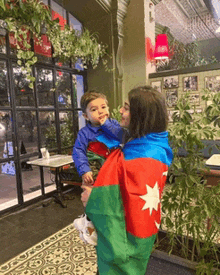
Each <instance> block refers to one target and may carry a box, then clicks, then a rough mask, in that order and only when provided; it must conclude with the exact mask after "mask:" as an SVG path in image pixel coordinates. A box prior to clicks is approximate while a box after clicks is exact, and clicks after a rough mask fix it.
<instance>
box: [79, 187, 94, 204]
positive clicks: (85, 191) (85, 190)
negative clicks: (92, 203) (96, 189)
mask: <svg viewBox="0 0 220 275" xmlns="http://www.w3.org/2000/svg"><path fill="white" fill-rule="evenodd" d="M81 187H82V189H83V192H82V194H81V201H82V203H83V206H84V207H86V204H87V202H88V199H89V196H90V194H91V192H92V188H91V187H89V186H86V185H82V186H81Z"/></svg>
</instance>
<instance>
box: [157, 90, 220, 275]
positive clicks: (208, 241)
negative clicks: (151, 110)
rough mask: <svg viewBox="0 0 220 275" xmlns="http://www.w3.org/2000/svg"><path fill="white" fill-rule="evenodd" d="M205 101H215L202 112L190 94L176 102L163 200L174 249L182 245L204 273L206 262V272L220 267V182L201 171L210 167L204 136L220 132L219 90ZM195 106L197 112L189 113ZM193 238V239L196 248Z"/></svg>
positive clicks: (165, 225)
mask: <svg viewBox="0 0 220 275" xmlns="http://www.w3.org/2000/svg"><path fill="white" fill-rule="evenodd" d="M203 100H205V101H206V102H207V101H208V100H211V101H212V104H211V105H209V106H208V107H207V108H206V109H205V111H204V112H203V113H196V109H195V108H194V107H195V106H192V105H190V102H189V93H186V94H185V95H184V96H182V97H181V98H180V99H179V100H178V102H177V105H176V108H175V110H176V112H174V114H173V123H172V124H171V125H170V128H169V136H170V141H171V144H172V148H173V153H174V159H173V162H172V165H171V167H170V172H169V173H170V175H169V177H168V180H169V183H170V186H169V189H168V190H167V191H166V192H165V194H164V196H163V203H162V205H163V209H162V210H163V212H164V218H163V219H162V226H163V228H164V229H166V230H167V232H168V233H169V236H170V251H172V250H173V249H174V248H175V247H178V248H179V250H181V254H182V256H183V257H186V258H188V259H191V260H192V261H197V262H199V265H198V268H197V274H204V273H202V272H203V271H202V270H204V265H206V269H207V272H208V270H210V266H211V267H212V268H219V267H220V258H219V252H218V251H217V247H216V246H215V241H216V238H217V236H219V230H220V225H219V220H218V219H219V217H218V216H219V213H220V196H219V195H218V194H220V184H219V185H218V186H213V187H212V188H208V187H207V186H206V181H204V180H203V173H202V172H203V171H204V170H206V167H205V163H204V159H203V154H202V150H203V149H204V143H203V142H202V140H203V139H208V140H213V139H215V138H216V137H219V136H220V135H219V134H220V131H219V128H218V126H219V124H218V123H219V117H220V113H219V112H218V113H217V110H219V103H220V102H219V95H218V94H217V93H216V94H211V93H210V92H209V91H204V96H203ZM192 109H194V114H191V113H190V112H189V110H192ZM179 148H182V149H184V150H185V152H186V155H185V156H184V157H180V156H179V154H178V151H179ZM207 218H211V219H212V226H211V229H210V230H208V229H207V224H206V222H207ZM179 236H180V237H179ZM190 239H193V246H192V247H190V245H189V244H190ZM210 259H211V260H212V265H210ZM210 272H211V271H210ZM206 274H210V275H211V274H213V273H206ZM218 274H219V273H218Z"/></svg>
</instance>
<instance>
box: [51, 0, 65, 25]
mask: <svg viewBox="0 0 220 275" xmlns="http://www.w3.org/2000/svg"><path fill="white" fill-rule="evenodd" d="M51 8H52V19H56V18H59V24H60V26H61V27H62V28H63V27H64V26H65V25H66V23H67V21H66V10H65V9H64V8H63V7H61V6H60V5H59V4H57V3H56V2H55V1H53V0H52V1H51Z"/></svg>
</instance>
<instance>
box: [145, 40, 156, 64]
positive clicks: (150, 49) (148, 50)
mask: <svg viewBox="0 0 220 275" xmlns="http://www.w3.org/2000/svg"><path fill="white" fill-rule="evenodd" d="M145 57H146V61H147V62H151V61H152V60H153V59H154V46H153V45H152V43H151V39H150V38H149V37H145Z"/></svg>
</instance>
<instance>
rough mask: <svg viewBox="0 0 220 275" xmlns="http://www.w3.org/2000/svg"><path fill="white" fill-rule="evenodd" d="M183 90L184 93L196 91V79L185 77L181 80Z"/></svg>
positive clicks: (195, 77) (194, 77)
mask: <svg viewBox="0 0 220 275" xmlns="http://www.w3.org/2000/svg"><path fill="white" fill-rule="evenodd" d="M183 90H184V91H197V90H198V77H197V76H187V77H184V78H183Z"/></svg>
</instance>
